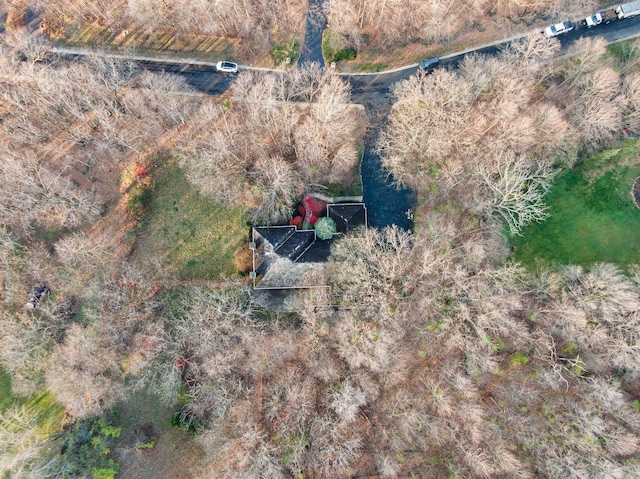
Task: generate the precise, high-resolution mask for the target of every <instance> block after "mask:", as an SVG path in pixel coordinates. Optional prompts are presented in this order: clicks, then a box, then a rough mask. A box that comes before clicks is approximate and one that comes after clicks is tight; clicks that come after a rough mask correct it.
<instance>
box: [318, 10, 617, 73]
mask: <svg viewBox="0 0 640 479" xmlns="http://www.w3.org/2000/svg"><path fill="white" fill-rule="evenodd" d="M610 5H611V3H608V2H606V1H602V0H597V1H591V2H580V1H576V0H547V1H542V2H539V1H530V0H499V1H486V0H476V1H472V2H462V3H455V4H453V3H451V2H449V1H444V0H429V1H423V0H407V1H399V0H390V1H382V2H371V1H367V0H327V1H326V9H327V13H328V14H327V21H328V27H329V29H330V31H331V33H332V36H334V37H340V38H342V42H343V43H344V45H345V47H346V48H348V49H350V50H352V51H353V53H354V58H355V61H346V62H343V63H342V64H341V65H339V68H340V69H341V70H343V71H361V70H364V71H380V70H381V69H384V68H389V67H399V66H401V65H406V64H409V63H413V62H417V61H419V60H420V59H421V58H424V57H429V56H434V55H440V54H442V53H444V52H447V53H449V52H452V51H454V49H455V51H461V50H464V49H466V48H470V47H473V46H477V45H482V44H485V43H487V42H491V41H495V40H496V39H497V38H507V37H509V36H511V35H514V34H516V33H517V32H524V31H529V30H532V29H536V28H539V29H540V30H542V28H543V27H544V26H545V24H547V23H554V22H557V21H561V20H566V19H567V15H571V17H572V19H577V18H580V17H581V16H586V15H587V14H591V13H593V12H594V11H597V10H598V8H604V7H606V6H610ZM345 47H343V48H345ZM452 47H453V48H452ZM345 59H346V60H352V58H351V57H349V58H345Z"/></svg>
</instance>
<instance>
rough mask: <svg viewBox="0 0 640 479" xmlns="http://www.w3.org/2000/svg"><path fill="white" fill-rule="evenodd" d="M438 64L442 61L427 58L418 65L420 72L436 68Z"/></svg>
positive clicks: (436, 58)
mask: <svg viewBox="0 0 640 479" xmlns="http://www.w3.org/2000/svg"><path fill="white" fill-rule="evenodd" d="M438 63H440V59H439V58H438V57H431V58H425V59H424V60H422V61H421V62H420V63H418V70H421V71H426V70H431V69H432V68H435V67H436V66H437V65H438Z"/></svg>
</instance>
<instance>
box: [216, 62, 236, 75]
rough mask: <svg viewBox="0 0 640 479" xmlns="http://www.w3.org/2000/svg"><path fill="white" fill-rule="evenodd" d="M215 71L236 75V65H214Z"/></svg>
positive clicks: (231, 63) (221, 63) (230, 63)
mask: <svg viewBox="0 0 640 479" xmlns="http://www.w3.org/2000/svg"><path fill="white" fill-rule="evenodd" d="M216 71H218V72H223V73H238V65H237V64H236V63H233V62H218V63H216Z"/></svg>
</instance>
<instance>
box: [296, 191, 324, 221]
mask: <svg viewBox="0 0 640 479" xmlns="http://www.w3.org/2000/svg"><path fill="white" fill-rule="evenodd" d="M302 206H304V207H305V208H306V209H307V211H311V214H312V215H313V216H317V217H318V218H319V217H321V216H323V215H324V212H325V211H326V208H327V203H326V202H325V201H322V200H319V199H317V198H314V197H312V196H307V197H306V198H305V199H303V200H302Z"/></svg>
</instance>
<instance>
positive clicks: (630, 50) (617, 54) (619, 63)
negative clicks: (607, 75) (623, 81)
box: [607, 38, 640, 74]
mask: <svg viewBox="0 0 640 479" xmlns="http://www.w3.org/2000/svg"><path fill="white" fill-rule="evenodd" d="M607 56H608V57H609V58H610V59H611V60H612V61H613V65H614V66H615V68H616V70H618V71H624V73H626V74H629V73H631V72H633V71H637V70H638V69H640V41H638V39H637V38H633V39H631V40H627V41H624V42H619V43H614V44H611V45H609V46H608V47H607Z"/></svg>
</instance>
